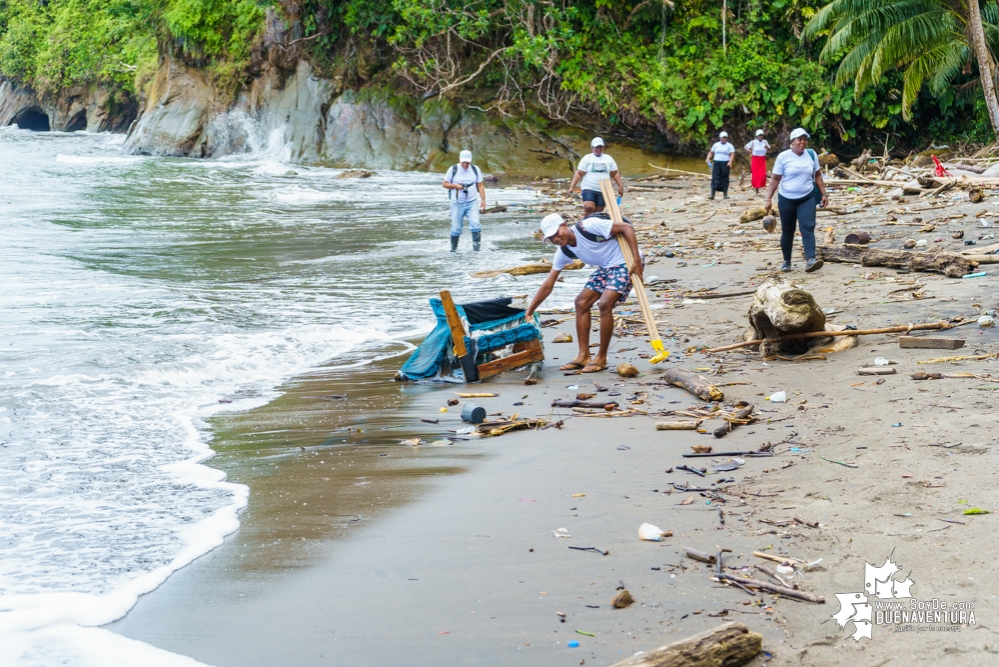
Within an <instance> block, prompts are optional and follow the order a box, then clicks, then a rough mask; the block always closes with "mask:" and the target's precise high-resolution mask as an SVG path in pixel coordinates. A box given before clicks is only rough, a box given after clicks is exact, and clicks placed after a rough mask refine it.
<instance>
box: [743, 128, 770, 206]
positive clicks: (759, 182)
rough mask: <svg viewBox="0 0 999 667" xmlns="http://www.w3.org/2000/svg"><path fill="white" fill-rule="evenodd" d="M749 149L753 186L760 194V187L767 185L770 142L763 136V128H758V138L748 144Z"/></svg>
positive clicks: (747, 148)
mask: <svg viewBox="0 0 999 667" xmlns="http://www.w3.org/2000/svg"><path fill="white" fill-rule="evenodd" d="M746 150H747V151H749V156H750V158H749V160H750V165H749V166H750V173H751V174H752V175H753V187H754V188H755V189H756V194H760V188H764V187H766V185H767V151H769V150H770V144H769V143H767V140H766V139H764V138H763V130H756V138H755V139H753V140H752V141H750V142H749V143H748V144H746Z"/></svg>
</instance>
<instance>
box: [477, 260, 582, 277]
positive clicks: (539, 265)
mask: <svg viewBox="0 0 999 667" xmlns="http://www.w3.org/2000/svg"><path fill="white" fill-rule="evenodd" d="M584 266H586V265H585V264H583V263H582V262H581V261H579V260H578V259H574V260H572V261H571V262H570V263H569V264H568V265H567V266H566V267H565V268H564V269H563V271H575V270H577V269H581V268H583V267H584ZM551 270H552V264H551V262H549V261H548V260H544V259H543V260H541V261H540V262H535V263H534V264H523V265H521V266H512V267H510V268H508V269H495V270H493V271H476V272H475V273H472V274H471V276H472V277H473V278H495V277H496V276H498V275H500V274H501V273H509V274H510V275H511V276H529V275H531V274H534V273H548V272H550V271H551Z"/></svg>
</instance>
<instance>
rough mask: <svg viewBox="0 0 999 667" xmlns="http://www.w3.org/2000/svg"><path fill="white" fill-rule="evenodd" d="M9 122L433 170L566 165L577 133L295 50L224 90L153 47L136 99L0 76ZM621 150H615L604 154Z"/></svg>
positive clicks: (168, 152)
mask: <svg viewBox="0 0 999 667" xmlns="http://www.w3.org/2000/svg"><path fill="white" fill-rule="evenodd" d="M11 124H17V125H19V126H20V127H21V128H23V129H33V130H50V129H51V130H63V131H74V130H87V131H90V132H104V131H111V132H121V131H127V132H128V137H127V139H126V140H125V144H124V150H125V151H126V152H128V153H130V154H137V155H163V156H173V157H220V156H224V155H232V154H239V153H260V152H263V151H265V150H267V148H268V146H270V147H271V149H272V150H274V148H275V147H277V149H279V150H280V152H281V155H280V157H281V159H283V160H289V161H292V162H297V163H304V164H323V165H327V166H332V167H366V168H370V169H400V170H411V169H417V170H443V168H445V167H446V166H449V165H450V164H453V163H454V162H456V161H457V154H458V152H459V151H460V150H463V149H469V150H471V151H472V152H473V153H474V154H475V162H476V164H477V165H478V166H479V167H480V168H482V169H485V170H488V171H492V172H506V173H510V174H527V175H535V174H543V173H545V174H552V173H563V174H564V173H567V172H568V171H569V170H571V168H572V165H573V164H574V163H575V160H576V159H577V158H578V152H579V151H583V152H585V151H586V150H587V149H586V148H585V147H586V146H587V145H588V141H589V137H588V136H584V135H583V134H582V133H581V132H580V131H579V130H577V129H575V128H569V127H565V126H559V125H556V124H552V123H551V122H549V121H547V120H546V119H544V118H542V117H540V116H533V115H530V114H527V115H525V116H523V117H520V118H510V117H507V116H500V115H498V114H489V113H487V112H485V111H483V110H482V109H479V108H476V107H468V106H461V105H458V104H455V103H453V102H451V101H449V100H441V99H437V98H435V97H431V98H428V99H421V98H419V97H416V96H413V95H410V94H402V93H399V92H398V91H395V90H393V89H392V88H390V87H388V86H385V85H381V86H374V85H367V86H363V87H361V88H360V89H359V90H353V89H349V88H346V87H345V86H343V85H342V82H341V80H339V79H336V78H334V79H324V78H321V77H319V76H317V75H316V74H315V72H314V71H313V68H312V67H311V66H310V64H309V62H308V61H307V60H305V59H302V58H297V59H293V60H290V61H277V62H272V61H261V64H260V66H259V68H258V70H257V73H256V76H254V78H253V79H252V81H251V83H250V84H249V85H248V86H247V87H245V88H244V90H243V91H242V92H241V93H240V94H239V95H238V96H237V97H236V99H235V100H233V99H232V98H231V97H229V96H226V95H224V94H222V93H220V92H219V91H218V90H216V88H215V87H214V86H213V85H212V83H211V82H210V80H209V79H208V78H207V77H206V76H205V74H204V73H203V72H202V71H201V70H198V69H196V68H193V67H190V66H188V65H185V64H183V63H181V62H178V61H176V60H174V59H172V58H169V57H164V58H163V61H162V63H161V65H160V68H159V70H158V72H157V73H156V76H155V77H154V78H153V80H152V82H151V83H150V85H149V86H148V88H147V90H146V99H145V101H144V103H143V104H142V107H141V109H140V108H138V105H137V104H133V105H126V106H124V107H122V106H120V105H119V106H118V107H116V106H114V105H113V104H112V103H111V101H110V98H109V96H108V95H107V93H106V91H104V90H103V89H102V88H101V87H100V86H97V85H92V86H89V87H87V88H81V89H73V90H70V91H67V92H66V93H65V94H64V95H62V96H60V97H59V98H58V99H52V100H48V99H46V100H43V99H39V98H38V96H37V95H36V94H35V93H34V92H32V91H31V90H29V89H25V88H18V87H16V86H13V85H12V84H11V83H10V82H0V126H4V125H11ZM622 152H623V149H621V148H619V149H616V152H615V156H616V157H617V156H618V155H620V154H621V153H622ZM630 152H631V153H633V154H634V155H633V156H632V159H630V160H628V161H630V162H633V163H634V164H635V165H641V166H643V167H644V165H645V163H646V161H647V159H648V158H647V156H646V155H645V154H640V153H639V152H637V151H634V150H632V151H630ZM622 157H623V156H622ZM626 159H627V158H626ZM618 160H619V162H620V160H621V158H620V157H618Z"/></svg>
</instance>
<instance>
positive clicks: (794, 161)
mask: <svg viewBox="0 0 999 667" xmlns="http://www.w3.org/2000/svg"><path fill="white" fill-rule="evenodd" d="M818 170H819V159H818V157H812V153H810V152H809V151H808V150H805V151H804V152H803V153H802V154H801V155H795V154H794V151H793V150H791V149H790V148H789V149H787V150H786V151H783V152H782V153H781V154H780V155H778V156H777V160H776V161H775V162H774V171H773V173H774V174H776V175H777V176H780V177H781V179H780V186H778V188H777V191H778V192H780V193H781V194H782V195H784V197H785V198H787V199H801V198H802V197H807V196H808V195H810V194H812V190H814V189H815V172H817V171H818Z"/></svg>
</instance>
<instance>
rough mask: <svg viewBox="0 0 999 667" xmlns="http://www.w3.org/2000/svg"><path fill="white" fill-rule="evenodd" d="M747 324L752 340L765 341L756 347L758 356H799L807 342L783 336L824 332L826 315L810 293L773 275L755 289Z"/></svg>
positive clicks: (779, 276)
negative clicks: (751, 330) (758, 352)
mask: <svg viewBox="0 0 999 667" xmlns="http://www.w3.org/2000/svg"><path fill="white" fill-rule="evenodd" d="M749 325H750V326H751V327H752V329H753V338H755V339H760V340H764V341H766V343H764V344H761V346H760V354H761V355H762V356H765V357H769V356H773V355H775V354H803V353H805V352H807V351H808V344H807V343H805V342H804V341H801V340H797V339H786V340H785V339H784V338H783V337H785V336H787V335H789V334H798V333H806V332H811V331H824V330H825V327H826V316H825V313H823V312H822V309H821V308H819V306H818V304H817V303H815V299H813V298H812V295H811V294H809V293H808V292H806V291H805V290H802V289H798V288H796V287H795V286H794V285H792V284H791V281H790V280H788V279H787V278H785V277H784V276H781V275H773V276H769V277H767V279H766V280H764V281H763V283H762V284H761V285H760V286H759V288H757V290H756V296H755V297H753V305H751V306H750V307H749Z"/></svg>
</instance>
